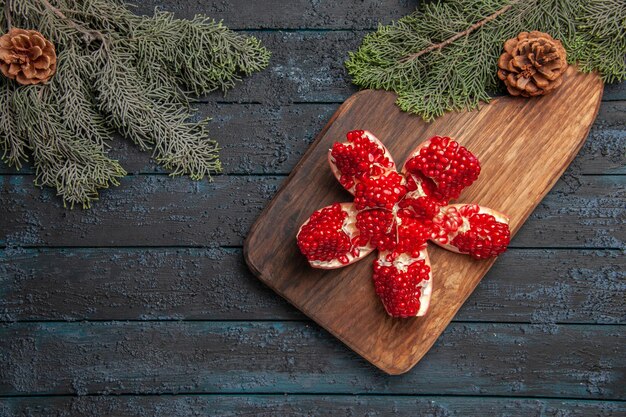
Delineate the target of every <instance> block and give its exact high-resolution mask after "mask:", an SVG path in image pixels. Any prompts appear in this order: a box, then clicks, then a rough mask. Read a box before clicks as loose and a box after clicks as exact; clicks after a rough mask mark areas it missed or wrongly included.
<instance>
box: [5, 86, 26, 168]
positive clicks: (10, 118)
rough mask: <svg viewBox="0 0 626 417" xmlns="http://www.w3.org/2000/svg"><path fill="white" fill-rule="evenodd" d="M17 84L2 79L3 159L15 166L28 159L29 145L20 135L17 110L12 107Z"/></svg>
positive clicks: (18, 166)
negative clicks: (16, 116)
mask: <svg viewBox="0 0 626 417" xmlns="http://www.w3.org/2000/svg"><path fill="white" fill-rule="evenodd" d="M14 91H15V85H14V84H13V83H10V82H9V81H8V80H7V79H5V78H2V79H0V144H1V145H2V161H3V162H4V163H5V164H7V165H9V166H14V167H15V168H16V169H18V170H19V169H20V168H21V167H22V163H23V162H26V161H27V160H28V156H27V145H26V140H25V138H24V137H22V136H21V135H19V133H18V130H17V125H16V123H15V111H14V109H13V107H12V98H13V92H14Z"/></svg>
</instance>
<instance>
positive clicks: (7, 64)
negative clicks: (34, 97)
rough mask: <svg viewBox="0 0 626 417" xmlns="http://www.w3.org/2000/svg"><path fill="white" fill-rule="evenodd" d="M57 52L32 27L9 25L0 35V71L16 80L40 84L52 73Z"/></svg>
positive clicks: (22, 82) (50, 43)
mask: <svg viewBox="0 0 626 417" xmlns="http://www.w3.org/2000/svg"><path fill="white" fill-rule="evenodd" d="M56 67H57V54H56V52H55V50H54V45H53V44H52V42H50V41H49V40H47V39H46V38H44V37H43V35H42V34H41V33H39V32H37V31H36V30H25V29H17V28H13V29H11V30H9V32H8V33H5V34H4V35H2V36H1V37H0V71H2V73H3V74H4V75H5V76H6V77H8V78H11V79H14V80H16V81H17V82H18V83H20V84H24V85H29V84H41V83H45V82H47V81H48V80H49V79H50V77H52V76H53V75H54V72H55V71H56Z"/></svg>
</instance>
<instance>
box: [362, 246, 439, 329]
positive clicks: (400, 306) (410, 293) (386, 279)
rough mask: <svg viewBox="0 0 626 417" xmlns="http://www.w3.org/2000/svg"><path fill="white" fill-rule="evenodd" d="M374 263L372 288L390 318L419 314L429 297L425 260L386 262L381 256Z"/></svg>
mask: <svg viewBox="0 0 626 417" xmlns="http://www.w3.org/2000/svg"><path fill="white" fill-rule="evenodd" d="M380 255H381V257H382V258H381V257H379V259H377V260H376V261H374V276H373V280H374V288H375V290H376V294H378V296H379V297H380V299H381V301H382V303H383V305H384V307H385V310H386V311H387V313H388V314H389V315H390V316H393V317H403V318H407V317H415V316H417V315H423V314H424V313H425V311H426V308H427V307H428V299H429V297H430V289H429V287H430V285H431V284H430V272H431V269H430V265H429V263H428V258H425V259H410V258H408V259H406V260H403V262H393V263H389V262H388V261H387V260H386V259H385V253H384V252H382V253H381V254H380Z"/></svg>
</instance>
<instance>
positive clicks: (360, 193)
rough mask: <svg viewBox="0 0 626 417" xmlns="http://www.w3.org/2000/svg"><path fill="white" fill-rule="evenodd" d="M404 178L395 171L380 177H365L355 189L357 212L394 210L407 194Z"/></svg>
mask: <svg viewBox="0 0 626 417" xmlns="http://www.w3.org/2000/svg"><path fill="white" fill-rule="evenodd" d="M403 184H404V177H403V176H402V175H400V174H398V173H397V172H395V171H392V172H389V173H387V174H385V175H381V176H379V177H374V178H369V177H365V178H363V179H362V180H360V181H359V182H358V183H357V184H356V187H355V193H354V206H355V207H356V209H357V210H363V209H366V208H383V209H386V210H392V209H393V207H394V206H395V205H396V203H397V202H398V200H400V199H401V198H402V197H404V195H405V194H406V187H405V186H404V185H403Z"/></svg>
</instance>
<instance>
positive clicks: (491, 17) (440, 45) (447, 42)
mask: <svg viewBox="0 0 626 417" xmlns="http://www.w3.org/2000/svg"><path fill="white" fill-rule="evenodd" d="M515 3H517V2H515ZM510 9H511V4H507V5H506V6H504V7H503V8H501V9H500V10H498V11H497V12H495V13H493V14H491V15H489V16H487V17H485V18H484V19H483V20H481V21H480V22H477V23H474V24H473V25H472V26H470V27H469V28H467V29H466V30H464V31H463V32H459V33H457V34H456V35H454V36H452V37H450V38H448V39H446V40H445V41H443V42H439V43H438V44H435V45H432V46H429V47H428V48H424V49H422V50H421V51H419V52H416V53H414V54H411V55H408V56H406V57H404V58H402V59H401V60H400V61H401V62H408V61H412V60H414V59H417V58H419V57H420V56H422V55H425V54H427V53H430V52H432V51H435V50H437V49H442V48H445V47H446V46H448V45H450V44H451V43H452V42H455V41H457V40H459V39H461V38H462V37H464V36H467V35H469V34H470V33H472V32H474V31H475V30H476V29H480V28H481V27H483V26H485V24H487V23H489V22H491V21H492V20H494V19H496V18H497V17H498V16H500V15H501V14H503V13H506V12H508V11H509V10H510Z"/></svg>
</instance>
